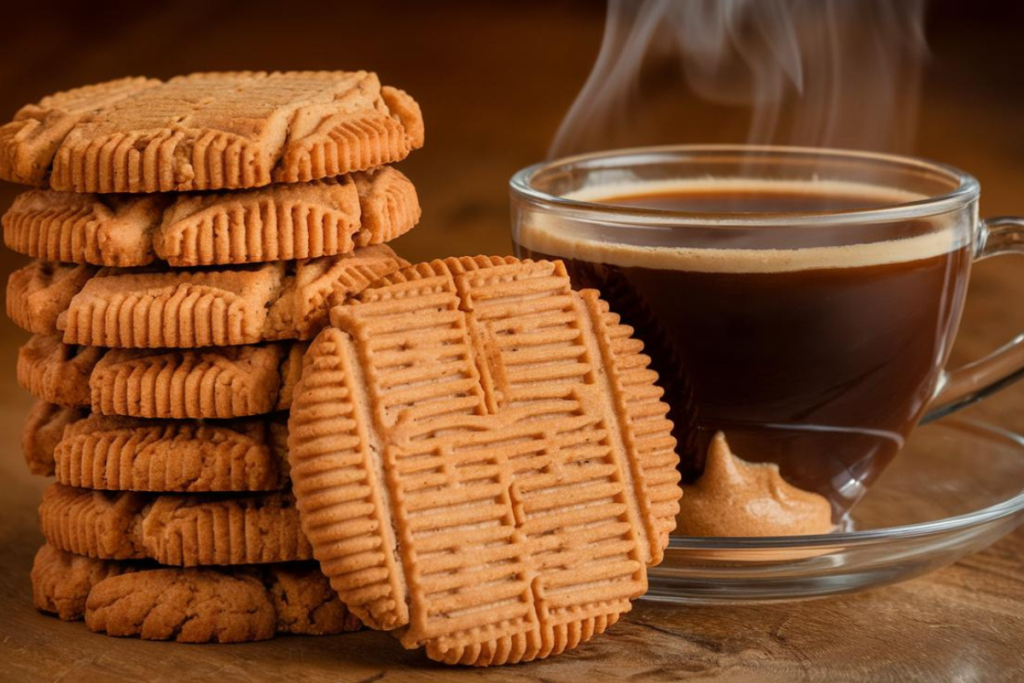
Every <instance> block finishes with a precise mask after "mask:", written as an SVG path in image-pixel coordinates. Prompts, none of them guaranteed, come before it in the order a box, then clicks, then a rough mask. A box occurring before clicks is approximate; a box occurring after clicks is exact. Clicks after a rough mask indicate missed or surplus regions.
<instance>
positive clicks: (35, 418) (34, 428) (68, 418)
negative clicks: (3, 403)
mask: <svg viewBox="0 0 1024 683" xmlns="http://www.w3.org/2000/svg"><path fill="white" fill-rule="evenodd" d="M88 414H89V411H88V410H85V409H83V408H69V407H65V406H59V405H56V404H53V403H48V402H46V401H36V403H35V405H33V406H32V410H30V411H29V414H28V418H27V419H26V420H25V428H24V429H23V430H22V434H21V451H22V453H23V454H24V455H25V463H26V464H27V465H28V469H29V471H30V472H31V473H32V474H39V475H42V476H44V477H52V476H53V452H54V451H55V450H56V449H57V444H59V443H60V442H61V439H63V438H64V428H65V427H67V426H68V425H70V424H74V423H76V422H79V421H80V420H83V419H85V418H86V416H87V415H88Z"/></svg>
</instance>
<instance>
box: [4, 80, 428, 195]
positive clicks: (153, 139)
mask: <svg viewBox="0 0 1024 683" xmlns="http://www.w3.org/2000/svg"><path fill="white" fill-rule="evenodd" d="M422 145H423V118H422V116H421V114H420V110H419V105H417V104H416V102H415V100H413V99H412V98H411V97H409V96H408V95H407V94H405V93H404V92H402V91H401V90H397V89H395V88H391V87H387V86H383V87H382V86H381V84H380V81H379V80H378V78H377V75H376V74H374V73H368V72H365V71H356V72H343V71H317V72H312V71H309V72H288V73H269V74H268V73H262V72H234V73H197V74H192V75H189V76H179V77H177V78H173V79H171V80H169V81H166V82H160V81H157V80H154V79H143V78H129V79H121V80H117V81H110V82H107V83H100V84H98V85H93V86H86V87H84V88H78V89H75V90H69V91H66V92H61V93H57V94H55V95H51V96H49V97H45V98H43V99H42V100H41V101H40V102H39V103H38V104H30V105H27V106H25V107H22V108H21V109H20V110H19V111H18V112H17V113H16V114H15V116H14V120H13V121H11V122H10V123H7V124H5V125H3V126H0V178H3V179H4V180H11V181H13V182H19V183H26V184H29V185H44V184H47V183H48V184H49V185H50V187H52V188H53V189H55V190H63V191H71V192H102V193H111V192H133V193H134V192H185V191H189V190H217V189H239V188H253V187H262V186H264V185H268V184H270V183H272V182H279V183H296V182H308V181H310V180H316V179H320V178H329V177H333V176H338V175H342V174H344V173H349V172H351V171H362V170H366V169H370V168H375V167H377V166H382V165H384V164H389V163H392V162H395V161H399V160H401V159H404V158H405V157H406V156H407V155H408V154H409V152H411V151H412V150H413V149H416V148H418V147H420V146H422Z"/></svg>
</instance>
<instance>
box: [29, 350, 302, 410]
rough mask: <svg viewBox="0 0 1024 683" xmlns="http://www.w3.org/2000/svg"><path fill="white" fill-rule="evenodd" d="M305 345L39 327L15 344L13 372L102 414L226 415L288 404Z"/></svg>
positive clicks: (46, 395) (51, 397) (41, 390)
mask: <svg viewBox="0 0 1024 683" xmlns="http://www.w3.org/2000/svg"><path fill="white" fill-rule="evenodd" d="M305 349H306V344H305V343H304V342H293V343H275V344H263V345H258V346H234V347H229V348H223V349H194V350H181V351H145V350H141V349H101V348H98V347H95V346H70V345H68V344H64V343H63V342H61V341H60V339H59V338H58V337H53V336H40V335H36V336H34V337H32V338H31V339H29V341H28V343H27V344H25V345H24V346H22V347H21V349H19V351H18V365H17V376H18V384H20V385H21V386H22V387H23V388H24V389H27V390H28V391H29V392H31V393H32V395H33V396H35V397H36V398H38V399H41V400H43V401H47V402H49V403H55V404H57V405H60V406H66V407H90V408H91V409H92V411H93V412H94V413H97V414H99V415H122V416H125V417H144V418H167V419H186V418H187V419H230V418H236V417H247V416H250V415H265V414H267V413H273V412H276V411H280V410H287V409H288V408H289V406H291V400H292V389H293V388H294V385H295V382H297V381H298V375H299V372H300V370H301V363H302V354H303V352H304V351H305Z"/></svg>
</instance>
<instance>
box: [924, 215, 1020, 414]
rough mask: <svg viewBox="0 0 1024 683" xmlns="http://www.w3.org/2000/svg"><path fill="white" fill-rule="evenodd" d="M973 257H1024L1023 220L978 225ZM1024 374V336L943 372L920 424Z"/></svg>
mask: <svg viewBox="0 0 1024 683" xmlns="http://www.w3.org/2000/svg"><path fill="white" fill-rule="evenodd" d="M977 245H978V246H977V247H976V249H975V253H974V257H975V260H976V261H981V260H984V259H987V258H989V257H990V256H999V255H1002V254H1024V218H1015V217H1012V216H1000V217H998V218H990V219H988V220H984V221H982V222H981V224H980V225H979V228H978V240H977ZM1022 375H1024V333H1021V334H1018V335H1017V336H1016V337H1014V338H1013V339H1012V340H1011V341H1010V342H1009V343H1007V344H1004V345H1003V346H1001V347H999V348H998V349H996V350H995V351H993V352H992V353H990V354H988V355H987V356H985V357H984V358H979V359H978V360H975V361H971V362H970V363H966V364H964V365H962V366H960V367H958V368H954V369H953V370H946V371H944V372H943V373H942V377H941V378H940V380H939V386H938V387H937V388H936V391H935V396H934V397H933V398H932V402H931V404H930V405H929V407H928V413H927V414H926V415H925V417H924V419H923V420H922V422H931V421H932V420H937V419H939V418H940V417H944V416H946V415H949V414H950V413H952V412H955V411H957V410H960V409H961V408H964V407H966V406H969V405H971V404H972V403H976V402H977V401H980V400H981V399H983V398H985V397H986V396H988V395H990V394H993V393H995V392H997V391H999V390H1000V389H1002V388H1004V387H1006V386H1009V385H1010V384H1012V383H1013V382H1015V381H1016V380H1017V379H1018V378H1020V377H1021V376H1022Z"/></svg>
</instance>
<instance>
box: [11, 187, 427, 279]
mask: <svg viewBox="0 0 1024 683" xmlns="http://www.w3.org/2000/svg"><path fill="white" fill-rule="evenodd" d="M419 217H420V207H419V201H418V199H417V197H416V190H415V189H414V188H413V185H412V183H411V182H410V181H409V179H408V178H406V177H405V176H404V175H402V173H400V172H399V171H397V170H395V169H393V168H388V167H385V168H381V169H377V170H375V171H368V172H364V173H356V174H352V175H351V176H342V177H341V178H338V179H329V180H323V181H316V182H312V183H301V184H291V185H275V186H271V187H268V188H264V189H258V190H242V191H236V192H219V193H212V194H185V195H159V194H158V195H99V194H75V193H71V192H55V191H52V190H29V191H28V192H24V193H22V194H21V195H19V196H18V197H16V198H15V200H14V204H13V205H12V206H11V208H10V209H8V211H7V213H5V214H4V216H3V228H4V243H5V244H6V245H7V247H8V248H10V249H13V250H14V251H17V252H19V253H22V254H26V255H28V256H32V257H35V258H38V259H41V260H43V261H56V262H64V263H80V264H93V265H98V266H117V267H130V266H145V265H149V264H150V263H153V262H154V261H157V260H164V261H166V262H167V263H168V264H169V265H171V266H211V265H228V264H243V263H259V262H264V261H278V260H293V259H308V258H316V257H319V256H333V255H338V254H346V253H349V252H351V251H352V250H353V249H355V248H356V247H360V246H368V245H373V244H382V243H384V242H387V241H389V240H392V239H394V238H396V237H398V236H400V235H402V234H404V233H406V232H407V231H409V230H410V229H411V228H412V227H413V226H414V225H416V222H417V221H418V220H419Z"/></svg>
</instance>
